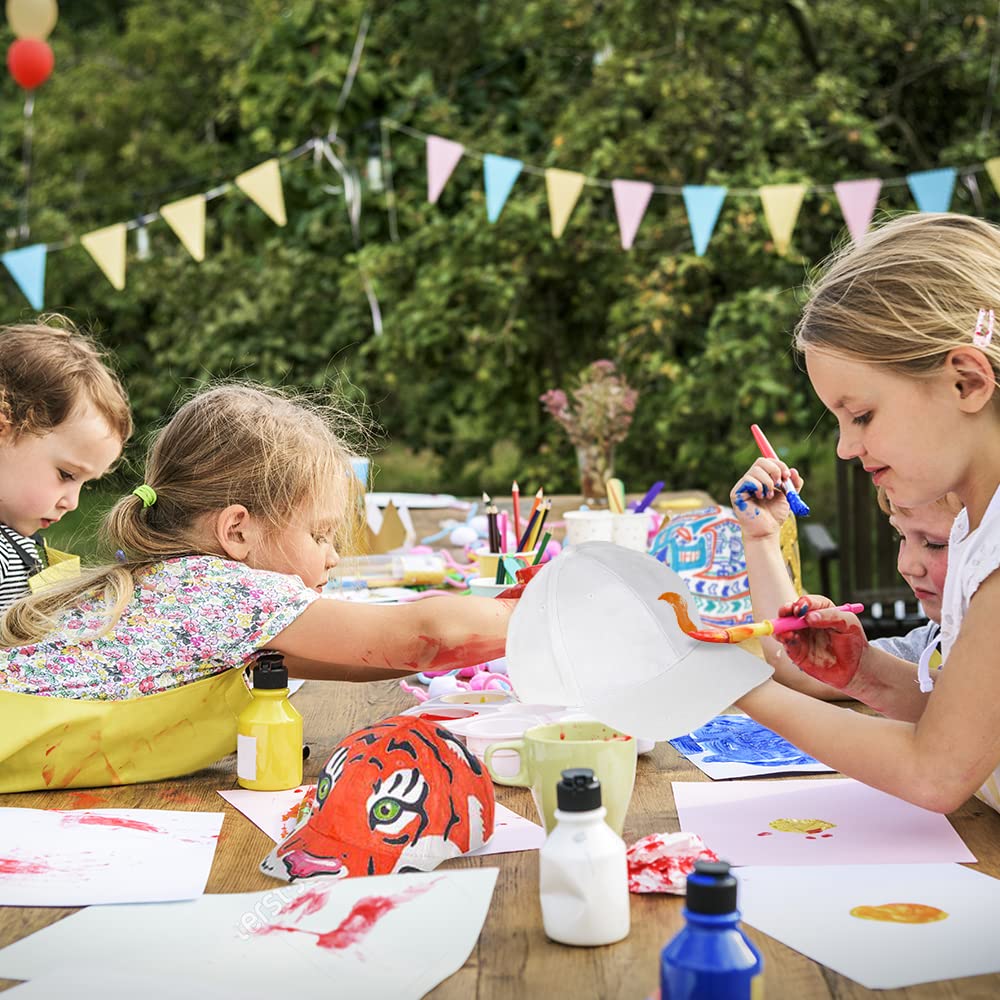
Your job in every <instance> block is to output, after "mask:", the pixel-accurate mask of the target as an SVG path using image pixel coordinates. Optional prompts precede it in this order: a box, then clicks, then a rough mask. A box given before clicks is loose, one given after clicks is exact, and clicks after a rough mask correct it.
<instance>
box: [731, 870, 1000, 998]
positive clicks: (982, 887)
mask: <svg viewBox="0 0 1000 1000" xmlns="http://www.w3.org/2000/svg"><path fill="white" fill-rule="evenodd" d="M735 874H736V877H737V879H738V880H739V902H738V905H739V908H740V910H741V911H742V913H743V922H744V923H746V924H750V925H751V926H752V927H756V928H757V929H758V930H760V931H763V932H764V933H765V934H770V935H771V937H774V938H777V939H778V940H779V941H781V942H783V943H784V944H786V945H788V947H789V948H794V949H795V950H796V951H799V952H801V953H802V954H803V955H806V956H808V957H809V958H811V959H813V960H814V961H817V962H821V963H822V964H823V965H826V966H829V967H830V968H831V969H833V970H834V971H836V972H839V973H840V974H841V975H844V976H848V977H849V978H851V979H853V980H855V981H856V982H859V983H861V985H862V986H866V987H868V989H876V990H877V989H895V988H898V987H903V986H912V985H914V984H916V983H929V982H934V981H936V980H940V979H957V978H959V977H961V976H978V975H985V974H987V973H992V972H1000V930H998V928H1000V881H998V880H997V879H994V878H990V876H988V875H983V874H982V873H981V872H976V871H973V870H972V869H969V868H963V867H962V866H961V865H886V866H885V867H882V866H873V865H852V866H842V867H839V868H836V869H831V868H813V867H800V868H779V867H750V868H741V869H740V870H739V871H738V872H736V873H735ZM887 903H917V904H921V905H923V906H928V907H936V908H937V909H938V910H941V911H943V912H944V913H946V914H947V916H946V917H945V918H944V919H940V920H935V921H932V922H928V923H889V922H884V921H881V920H871V919H861V918H859V917H857V916H852V915H851V910H852V909H854V908H855V907H857V906H872V907H881V906H883V905H884V904H887ZM954 995H955V996H964V995H965V994H964V993H963V992H962V988H961V986H958V987H957V988H956V992H955V993H954ZM969 995H970V996H971V995H972V994H971V993H970V994H969ZM977 995H982V996H985V995H986V994H985V993H980V994H977Z"/></svg>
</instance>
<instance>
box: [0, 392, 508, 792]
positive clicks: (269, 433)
mask: <svg viewBox="0 0 1000 1000" xmlns="http://www.w3.org/2000/svg"><path fill="white" fill-rule="evenodd" d="M360 491H361V486H360V483H359V482H358V480H357V478H356V477H355V476H354V474H353V472H352V469H351V465H350V455H349V453H348V450H347V449H346V447H345V446H344V444H343V443H342V442H341V440H340V438H339V437H338V436H337V434H336V433H335V432H334V431H333V429H332V427H331V425H330V422H329V420H328V419H327V416H326V414H325V413H324V412H323V411H320V410H319V409H317V408H314V407H312V406H310V405H307V404H306V403H305V402H303V401H294V400H292V399H290V398H287V397H286V396H284V395H282V394H280V393H279V392H277V391H274V390H267V389H264V388H256V387H253V386H248V385H225V386H220V387H217V388H213V389H208V390H206V391H203V392H201V393H200V394H198V395H196V396H195V397H193V398H192V399H191V400H189V401H188V402H187V403H185V404H184V405H183V406H182V407H181V408H180V409H179V410H178V411H177V413H176V415H175V416H174V417H173V419H172V420H171V421H170V422H169V423H168V424H167V426H166V427H165V428H164V429H163V430H162V431H161V432H160V434H159V435H158V437H157V438H156V440H155V442H154V443H153V446H152V449H151V451H150V454H149V457H148V460H147V463H146V470H145V476H144V481H143V483H142V484H141V485H140V486H138V487H136V489H135V490H133V491H132V492H131V493H129V494H128V495H126V496H124V497H123V498H122V499H121V500H119V501H118V503H117V504H116V505H115V506H114V507H113V508H112V510H111V511H110V512H109V513H108V514H107V516H106V518H105V521H104V525H103V533H104V535H105V537H106V539H107V541H108V542H109V543H110V548H111V549H112V550H119V552H118V561H116V562H114V563H112V564H111V565H108V566H104V567H103V568H100V569H97V570H94V571H91V572H89V573H85V574H84V575H83V576H82V578H81V579H80V580H78V581H75V582H71V583H68V584H65V585H59V586H56V587H53V588H50V589H48V590H45V591H43V592H41V593H39V594H36V595H34V596H33V597H31V598H29V599H28V600H25V601H21V602H20V603H18V604H17V605H15V606H14V607H13V608H12V609H11V611H10V612H9V613H8V614H7V616H6V617H5V618H4V619H3V621H2V623H0V734H3V735H2V736H0V791H13V790H24V789H28V788H42V787H70V786H79V785H95V784H96V785H103V784H117V783H120V782H125V783H128V782H133V781H146V780H154V779H157V778H163V777H172V776H175V775H178V774H183V773H187V772H189V771H192V770H196V769H198V768H201V767H205V766H208V765H209V764H211V763H212V762H214V761H216V760H218V759H219V758H220V757H222V756H225V755H226V754H228V753H231V752H232V751H233V750H235V748H236V719H237V716H238V715H239V712H240V711H241V709H242V708H243V707H244V706H245V705H246V704H247V703H248V701H249V697H250V695H249V693H248V690H247V685H246V682H245V678H244V668H246V667H247V666H248V665H251V664H252V663H253V662H254V660H255V658H256V655H257V654H258V653H259V652H260V651H261V650H265V649H267V650H275V651H277V652H279V653H283V654H284V659H285V664H286V665H287V667H288V670H289V675H290V676H292V677H301V678H316V679H322V680H350V681H361V680H374V679H380V678H393V677H400V676H403V675H406V674H411V673H415V672H418V671H422V670H442V669H447V668H452V667H463V666H471V665H474V664H477V663H480V662H482V661H484V660H489V659H493V658H496V657H499V656H502V655H503V653H504V646H505V637H506V631H507V620H508V618H509V615H510V611H511V609H512V607H513V602H511V601H507V600H499V599H497V600H491V599H488V598H476V597H469V596H466V595H456V596H454V597H450V596H441V597H433V598H428V599H427V600H424V601H417V602H412V603H407V604H400V605H390V606H379V605H366V604H359V603H353V602H348V601H342V600H335V599H332V598H326V597H322V596H321V595H320V591H321V590H322V589H323V586H324V584H325V583H326V582H327V577H328V574H329V571H330V570H331V569H332V568H333V567H334V566H335V565H336V564H337V562H338V559H339V552H338V550H339V549H341V548H344V547H346V546H348V545H350V543H351V538H352V529H354V528H355V527H359V526H360V522H361V512H362V509H363V508H362V505H361V503H360Z"/></svg>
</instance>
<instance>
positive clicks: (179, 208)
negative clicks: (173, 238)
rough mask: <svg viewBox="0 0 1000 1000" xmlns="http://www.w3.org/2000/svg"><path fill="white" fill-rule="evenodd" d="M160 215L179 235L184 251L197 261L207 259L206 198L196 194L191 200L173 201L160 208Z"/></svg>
mask: <svg viewBox="0 0 1000 1000" xmlns="http://www.w3.org/2000/svg"><path fill="white" fill-rule="evenodd" d="M160 215H162V216H163V219H164V221H165V222H166V223H167V225H168V226H170V228H171V229H172V230H173V231H174V232H175V233H176V234H177V239H179V240H180V241H181V243H183V244H184V249H185V250H187V252H188V253H189V254H191V256H192V257H194V259H195V260H196V261H199V262H201V261H203V260H204V259H205V196H204V195H203V194H194V195H191V197H190V198H182V199H181V200H180V201H172V202H171V203H170V204H169V205H161V206H160Z"/></svg>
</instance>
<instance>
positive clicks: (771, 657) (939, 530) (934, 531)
mask: <svg viewBox="0 0 1000 1000" xmlns="http://www.w3.org/2000/svg"><path fill="white" fill-rule="evenodd" d="M785 476H791V478H792V480H793V484H795V485H797V486H801V478H800V477H799V475H798V473H797V472H795V470H789V469H788V467H787V466H786V465H785V464H784V463H783V462H781V461H780V460H773V459H767V458H761V459H758V460H757V461H756V462H754V464H753V465H752V466H751V467H750V469H749V470H748V471H747V473H746V474H745V475H744V476H741V477H740V479H738V480H737V482H736V484H735V485H734V486H733V489H732V490H731V492H730V501H731V502H732V504H733V512H734V515H735V517H736V518H737V520H738V521H739V522H740V526H741V529H742V534H743V544H744V550H745V553H746V561H747V571H748V576H749V579H750V593H751V598H752V601H753V606H754V617H755V618H757V619H764V618H775V617H777V616H778V615H779V613H781V612H780V611H779V609H782V608H785V609H787V608H788V607H789V605H791V606H792V610H791V611H789V612H788V613H789V614H803V615H804V614H806V613H807V612H808V610H809V608H810V606H812V607H814V608H819V607H821V606H822V607H832V606H833V605H832V602H829V601H827V600H826V598H819V597H813V598H810V599H809V600H806V599H802V600H800V599H799V598H798V597H797V595H796V593H795V590H794V588H793V586H792V581H791V580H790V578H789V576H788V573H787V571H786V570H785V566H784V559H783V556H782V553H781V547H780V531H781V525H782V523H783V522H784V520H785V519H786V518H787V517H788V514H789V506H788V502H787V501H786V500H785V497H784V494H783V493H782V491H781V490H780V489H778V490H776V489H775V483H779V482H781V481H782V479H783V477H785ZM878 502H879V506H880V507H881V508H882V510H883V511H884V513H885V514H886V515H887V516H888V517H889V521H890V523H891V525H892V527H893V528H894V530H895V531H896V534H897V536H898V538H899V550H898V555H897V560H896V567H897V569H898V570H899V573H900V576H902V577H903V578H904V579H905V580H906V582H907V584H908V585H909V586H910V589H911V590H912V591H913V594H914V596H915V597H916V598H917V599H918V600H919V601H920V603H921V606H922V607H923V609H924V613H925V614H926V615H927V617H928V618H929V619H930V621H929V622H928V623H927V624H926V625H919V626H917V627H916V628H914V629H912V630H911V631H910V632H908V633H906V634H905V635H901V636H893V637H883V638H877V639H872V640H867V639H866V640H865V642H864V643H860V642H858V640H857V637H856V631H855V629H854V625H855V624H856V623H858V622H857V619H856V618H855V616H854V615H852V614H847V613H845V612H842V611H834V612H830V614H829V620H830V621H831V622H840V623H841V624H840V626H839V627H841V628H842V629H843V630H844V639H843V641H837V643H836V644H837V647H838V656H837V667H836V672H835V673H831V669H833V668H832V664H828V665H827V666H825V667H823V668H822V669H818V668H817V669H818V672H814V670H813V667H812V665H811V664H810V663H808V662H806V663H805V665H804V666H803V667H801V668H800V667H799V666H798V665H797V659H795V658H792V660H791V663H790V662H789V659H790V656H789V654H791V653H792V651H793V650H795V651H796V652H798V651H799V649H800V647H799V646H798V645H797V644H795V643H792V644H791V645H790V646H789V647H788V653H787V654H786V651H785V650H786V647H785V646H784V645H782V644H781V643H780V642H778V641H777V640H776V639H772V638H766V639H762V640H761V643H762V645H763V648H764V655H765V657H766V659H767V661H768V662H769V663H770V664H771V665H772V666H773V667H774V668H775V677H776V679H777V680H779V681H780V682H781V683H782V684H785V685H787V686H788V687H792V688H795V689H796V690H799V691H802V692H804V693H805V694H811V695H813V696H814V697H817V698H825V699H828V700H831V699H832V700H837V699H842V698H844V697H851V696H852V693H851V692H850V691H849V690H848V689H847V686H848V685H849V683H850V681H851V679H852V678H853V676H854V674H855V673H856V671H857V668H858V666H859V663H860V657H861V654H862V652H863V651H864V647H865V645H866V644H867V643H868V642H870V644H871V645H873V646H875V647H876V648H879V649H882V650H885V651H887V652H889V653H892V654H893V655H894V656H898V657H900V658H901V659H904V660H907V661H908V662H910V663H912V664H914V665H915V666H918V667H919V671H920V673H919V674H918V680H919V681H920V684H921V689H922V690H925V689H929V687H930V680H929V672H930V670H931V669H932V667H936V666H938V663H939V660H940V655H939V654H938V656H937V657H935V655H934V654H935V652H936V651H937V647H938V641H939V632H940V625H939V623H940V620H941V597H942V594H943V592H944V581H945V574H946V572H947V568H948V535H949V533H950V531H951V526H952V523H953V522H954V520H955V516H956V514H958V512H959V510H960V509H961V503H960V502H959V501H958V498H957V497H955V496H954V494H948V495H946V496H945V497H942V498H941V499H940V500H937V501H935V502H934V503H930V504H925V505H923V506H921V507H917V508H913V509H908V508H904V507H897V506H895V505H893V504H892V503H891V502H890V501H889V500H888V497H887V496H886V494H885V490H884V488H879V490H878ZM831 627H833V626H831ZM862 634H863V633H862ZM831 641H834V640H833V639H832V638H831ZM851 652H854V653H855V654H856V656H854V657H851V656H849V653H851ZM935 660H937V661H938V662H933V661H935Z"/></svg>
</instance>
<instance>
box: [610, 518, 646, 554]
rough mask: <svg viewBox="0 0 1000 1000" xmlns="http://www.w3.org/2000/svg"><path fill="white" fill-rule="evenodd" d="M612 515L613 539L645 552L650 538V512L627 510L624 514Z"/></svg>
mask: <svg viewBox="0 0 1000 1000" xmlns="http://www.w3.org/2000/svg"><path fill="white" fill-rule="evenodd" d="M611 517H612V521H611V541H613V542H614V543H615V545H623V546H624V547H625V548H626V549H635V551H636V552H645V551H646V547H647V540H648V538H649V512H648V511H645V510H644V511H642V512H641V513H636V512H635V511H634V510H627V511H625V513H624V514H612V515H611Z"/></svg>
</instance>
